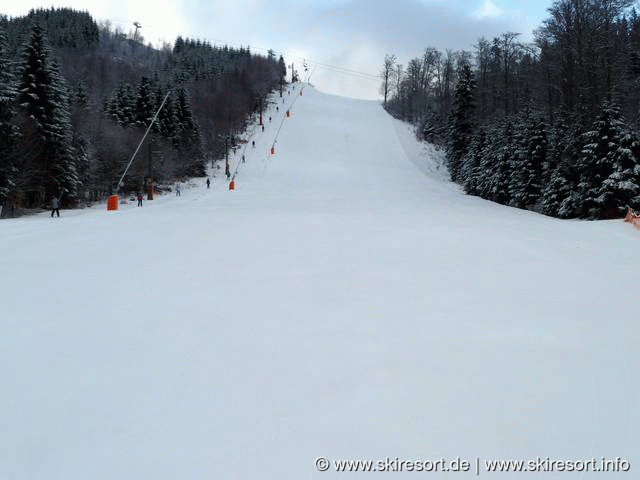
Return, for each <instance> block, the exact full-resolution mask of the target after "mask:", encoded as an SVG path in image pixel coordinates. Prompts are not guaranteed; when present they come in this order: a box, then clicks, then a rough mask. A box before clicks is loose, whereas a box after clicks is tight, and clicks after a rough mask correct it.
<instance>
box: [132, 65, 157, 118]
mask: <svg viewBox="0 0 640 480" xmlns="http://www.w3.org/2000/svg"><path fill="white" fill-rule="evenodd" d="M156 109H157V106H156V99H155V94H154V91H153V86H152V84H151V79H149V77H142V79H141V80H140V84H139V85H138V93H137V98H136V111H135V121H136V123H137V124H139V125H140V126H142V127H145V128H146V127H148V126H149V124H150V123H151V120H152V119H153V116H154V114H155V113H156Z"/></svg>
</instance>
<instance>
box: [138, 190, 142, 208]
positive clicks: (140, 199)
mask: <svg viewBox="0 0 640 480" xmlns="http://www.w3.org/2000/svg"><path fill="white" fill-rule="evenodd" d="M138 206H139V207H141V206H142V194H141V193H139V192H138Z"/></svg>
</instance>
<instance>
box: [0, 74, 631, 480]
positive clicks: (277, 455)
mask: <svg viewBox="0 0 640 480" xmlns="http://www.w3.org/2000/svg"><path fill="white" fill-rule="evenodd" d="M299 88H300V87H299V86H298V88H297V89H296V91H295V92H292V94H291V95H285V98H284V101H285V103H280V102H281V100H280V99H279V98H277V97H276V98H275V100H276V101H277V102H278V103H277V104H278V106H279V109H278V111H275V107H274V109H273V110H272V111H271V115H272V117H273V119H272V122H271V123H269V122H268V117H266V118H267V125H266V130H265V132H264V133H262V132H260V131H257V133H256V134H255V136H254V137H252V138H250V139H249V146H248V148H247V149H246V152H245V156H246V163H244V164H242V163H238V162H239V159H240V155H241V153H242V151H238V152H237V154H236V156H235V157H234V158H233V162H234V164H233V169H234V170H235V168H236V166H237V167H238V173H237V176H236V179H235V181H236V190H235V191H233V192H230V191H228V190H227V184H226V182H223V179H222V175H221V172H222V171H218V172H219V173H218V176H217V178H215V179H214V182H213V186H212V188H211V189H210V190H207V189H206V186H205V182H204V179H198V180H195V181H193V182H191V184H190V185H183V188H182V195H181V196H180V197H175V196H173V195H166V196H162V197H160V198H158V199H156V200H155V201H153V202H145V205H144V207H143V208H137V207H136V206H135V203H132V204H131V205H125V206H123V207H122V208H121V210H119V211H118V212H114V213H107V212H106V210H105V207H104V205H100V206H97V207H94V208H91V209H87V210H81V211H67V210H63V211H62V212H61V213H62V216H61V218H59V219H58V218H54V219H51V218H49V216H48V214H43V215H38V216H34V217H29V218H22V219H17V220H6V221H2V222H0V252H1V253H0V272H1V277H0V287H1V288H0V317H1V318H2V322H1V323H0V328H1V331H0V333H1V334H0V478H2V479H7V480H13V479H20V480H22V479H30V480H35V479H47V480H69V479H91V480H142V479H155V480H164V479H166V480H175V479H187V480H190V479H193V480H195V479H198V480H201V479H216V480H223V479H241V480H245V479H246V480H248V479H274V480H276V479H277V480H286V479H291V480H300V479H316V478H317V479H322V478H324V479H326V478H363V477H365V476H369V475H373V476H375V474H373V473H371V474H363V473H357V474H356V473H336V472H335V471H334V468H333V467H331V468H330V469H329V471H328V472H319V471H318V470H317V469H316V466H315V461H316V459H317V458H318V457H326V458H327V459H329V460H330V461H332V462H333V461H337V460H372V461H374V462H377V461H378V460H383V461H384V460H385V459H387V458H390V459H391V460H395V459H396V457H397V458H398V459H399V460H406V461H436V460H440V459H441V458H444V459H445V461H447V462H448V461H451V460H454V459H456V458H458V457H460V458H461V459H462V460H466V461H468V462H470V465H471V466H470V471H469V472H468V473H448V474H447V473H442V472H437V473H436V472H431V473H425V472H421V473H419V472H414V473H409V472H406V471H405V472H403V473H396V474H390V476H391V477H393V478H399V477H406V478H411V477H412V476H416V478H419V477H421V476H422V477H425V478H426V477H429V478H472V477H473V478H477V477H476V465H477V463H476V462H477V460H476V459H479V462H480V472H479V473H480V475H479V478H493V477H496V478H504V479H512V478H530V479H534V478H540V479H558V478H560V479H563V478H570V479H584V478H596V477H599V476H605V477H607V478H608V477H609V476H611V477H612V478H613V477H615V478H637V475H640V473H638V472H640V374H639V371H640V322H639V316H640V295H639V294H638V291H637V288H636V287H637V285H638V278H640V254H639V252H640V249H639V247H640V233H639V232H637V231H635V230H634V229H633V228H632V227H630V226H629V225H628V224H623V223H622V221H610V222H582V221H559V220H555V219H551V218H546V217H543V216H540V215H536V214H533V213H530V212H526V211H520V210H515V209H510V208H506V207H503V206H499V205H495V204H491V203H488V202H485V201H482V200H480V199H477V198H472V197H467V196H465V195H463V194H462V193H461V191H460V190H459V188H457V187H456V186H455V185H452V184H451V183H449V182H447V180H446V173H445V172H444V171H443V169H442V168H438V162H439V161H441V160H440V159H439V158H440V157H439V156H438V155H437V154H435V153H434V152H433V150H429V149H427V148H426V147H423V146H420V145H419V144H418V143H417V142H416V141H415V140H414V139H413V137H412V136H411V133H410V131H409V129H408V128H407V127H406V126H404V125H403V124H400V123H398V122H396V121H394V120H392V119H391V118H390V117H389V116H387V115H386V114H385V113H384V111H383V110H382V108H381V107H380V106H379V105H378V104H376V103H372V102H364V101H354V100H349V99H343V98H339V97H331V96H326V95H324V94H321V93H319V92H317V91H315V90H313V89H312V88H310V87H307V88H306V89H305V90H304V95H303V96H299V95H298V91H299ZM296 95H297V96H298V97H299V98H296V97H295V96H296ZM294 99H296V103H295V105H293V108H292V110H291V113H292V115H291V117H290V118H286V119H285V121H284V123H283V125H282V129H281V132H280V135H279V137H278V139H277V143H276V151H277V155H276V156H270V155H269V149H270V147H271V143H272V142H273V140H274V136H275V134H276V131H277V130H278V127H279V126H280V122H281V120H282V119H283V118H284V117H283V116H284V112H285V109H286V108H287V107H288V106H290V105H291V104H292V103H293V100H294ZM252 139H253V140H255V141H256V148H255V149H253V148H251V145H250V142H251V140H252ZM538 457H541V459H542V460H545V459H547V457H548V458H549V460H551V461H552V460H559V461H590V460H591V459H593V458H595V459H596V460H597V461H598V462H600V460H601V458H602V457H606V458H607V459H613V460H615V459H616V458H617V457H620V458H621V459H623V460H626V461H628V462H630V463H631V471H630V472H629V473H627V474H611V473H608V474H605V473H601V474H594V473H592V472H591V471H590V472H588V473H586V472H583V473H579V472H571V473H567V472H544V473H531V472H529V473H526V474H524V473H520V474H514V473H503V474H491V473H487V472H486V471H485V470H484V467H483V462H484V461H485V460H524V461H529V460H535V459H537V458H538Z"/></svg>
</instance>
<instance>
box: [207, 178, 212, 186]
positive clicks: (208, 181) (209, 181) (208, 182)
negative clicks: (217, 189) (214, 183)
mask: <svg viewBox="0 0 640 480" xmlns="http://www.w3.org/2000/svg"><path fill="white" fill-rule="evenodd" d="M210 187H211V180H209V179H208V178H207V188H210Z"/></svg>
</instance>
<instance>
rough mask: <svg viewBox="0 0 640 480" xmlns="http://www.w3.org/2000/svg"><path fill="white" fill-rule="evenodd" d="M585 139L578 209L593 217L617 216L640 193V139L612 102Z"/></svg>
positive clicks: (583, 214) (603, 109)
mask: <svg viewBox="0 0 640 480" xmlns="http://www.w3.org/2000/svg"><path fill="white" fill-rule="evenodd" d="M583 139H584V147H583V149H582V155H581V158H580V162H579V165H578V167H579V172H580V183H579V185H578V193H579V197H578V207H579V211H580V213H581V214H582V216H587V217H590V218H611V217H615V216H617V215H619V214H620V213H622V212H623V211H624V208H625V206H626V205H628V204H629V203H630V202H631V200H632V199H633V198H635V197H636V196H637V194H638V192H639V190H638V185H637V182H638V181H637V177H636V172H635V170H636V166H637V158H638V157H637V155H638V153H639V148H638V141H637V140H636V139H635V137H634V136H633V135H631V133H630V132H629V130H628V128H627V127H626V126H625V124H624V122H623V121H622V118H621V116H620V112H619V109H618V108H617V107H615V106H613V105H611V104H605V105H604V106H603V108H602V111H601V114H600V117H599V118H598V119H597V120H596V121H595V122H594V124H593V127H592V129H591V130H590V131H588V132H586V133H585V134H584V135H583Z"/></svg>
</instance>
